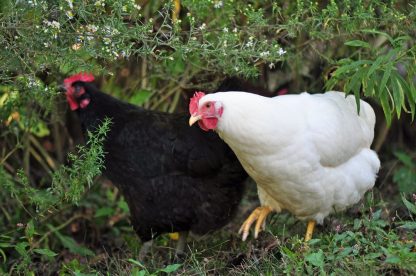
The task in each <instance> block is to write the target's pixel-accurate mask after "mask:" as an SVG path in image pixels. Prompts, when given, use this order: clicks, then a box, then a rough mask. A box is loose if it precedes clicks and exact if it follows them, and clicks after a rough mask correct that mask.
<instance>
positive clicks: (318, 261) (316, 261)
mask: <svg viewBox="0 0 416 276" xmlns="http://www.w3.org/2000/svg"><path fill="white" fill-rule="evenodd" d="M324 259H325V256H324V252H323V251H322V249H319V251H318V252H316V253H311V254H309V255H307V256H306V258H305V260H306V261H307V262H309V263H310V264H311V265H313V266H316V267H321V268H323V266H324Z"/></svg>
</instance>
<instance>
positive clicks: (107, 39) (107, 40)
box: [103, 37, 111, 45]
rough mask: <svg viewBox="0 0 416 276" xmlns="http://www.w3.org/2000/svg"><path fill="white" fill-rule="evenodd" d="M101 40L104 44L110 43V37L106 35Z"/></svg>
mask: <svg viewBox="0 0 416 276" xmlns="http://www.w3.org/2000/svg"><path fill="white" fill-rule="evenodd" d="M103 42H104V44H105V45H108V44H110V42H111V39H110V38H108V37H104V38H103Z"/></svg>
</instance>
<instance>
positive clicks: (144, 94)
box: [129, 89, 152, 105]
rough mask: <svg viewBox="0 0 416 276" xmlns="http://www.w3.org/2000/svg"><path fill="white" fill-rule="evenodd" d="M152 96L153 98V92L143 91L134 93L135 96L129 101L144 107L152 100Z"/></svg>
mask: <svg viewBox="0 0 416 276" xmlns="http://www.w3.org/2000/svg"><path fill="white" fill-rule="evenodd" d="M150 96H152V92H151V91H149V90H145V89H142V90H139V91H138V92H135V93H134V95H133V96H132V97H131V98H130V99H129V103H131V104H135V105H142V104H144V103H145V102H146V101H148V100H149V99H150Z"/></svg>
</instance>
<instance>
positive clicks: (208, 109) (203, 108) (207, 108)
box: [189, 92, 223, 131]
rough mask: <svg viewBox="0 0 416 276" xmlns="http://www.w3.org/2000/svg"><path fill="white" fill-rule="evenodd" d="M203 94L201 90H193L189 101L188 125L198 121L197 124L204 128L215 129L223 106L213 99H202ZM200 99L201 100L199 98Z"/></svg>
mask: <svg viewBox="0 0 416 276" xmlns="http://www.w3.org/2000/svg"><path fill="white" fill-rule="evenodd" d="M204 96H205V93H203V92H195V94H194V96H193V97H192V98H191V102H190V103H189V113H190V114H191V117H190V118H189V125H190V126H192V125H193V124H194V123H196V122H198V124H199V126H200V127H201V128H202V129H203V130H205V131H208V130H211V129H215V128H216V127H217V124H218V119H219V118H220V117H221V115H222V112H223V107H222V105H221V103H219V102H215V101H209V100H206V101H204V100H203V99H202V98H203V97H204ZM201 99H202V100H201Z"/></svg>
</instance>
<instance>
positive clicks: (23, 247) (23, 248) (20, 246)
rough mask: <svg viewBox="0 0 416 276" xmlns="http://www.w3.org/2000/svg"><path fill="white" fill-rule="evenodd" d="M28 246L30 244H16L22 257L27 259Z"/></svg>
mask: <svg viewBox="0 0 416 276" xmlns="http://www.w3.org/2000/svg"><path fill="white" fill-rule="evenodd" d="M28 246H29V243H27V242H19V243H18V244H16V246H15V249H16V251H17V252H18V253H19V254H20V256H23V257H26V256H27V255H28V254H27V250H26V247H28Z"/></svg>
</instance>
